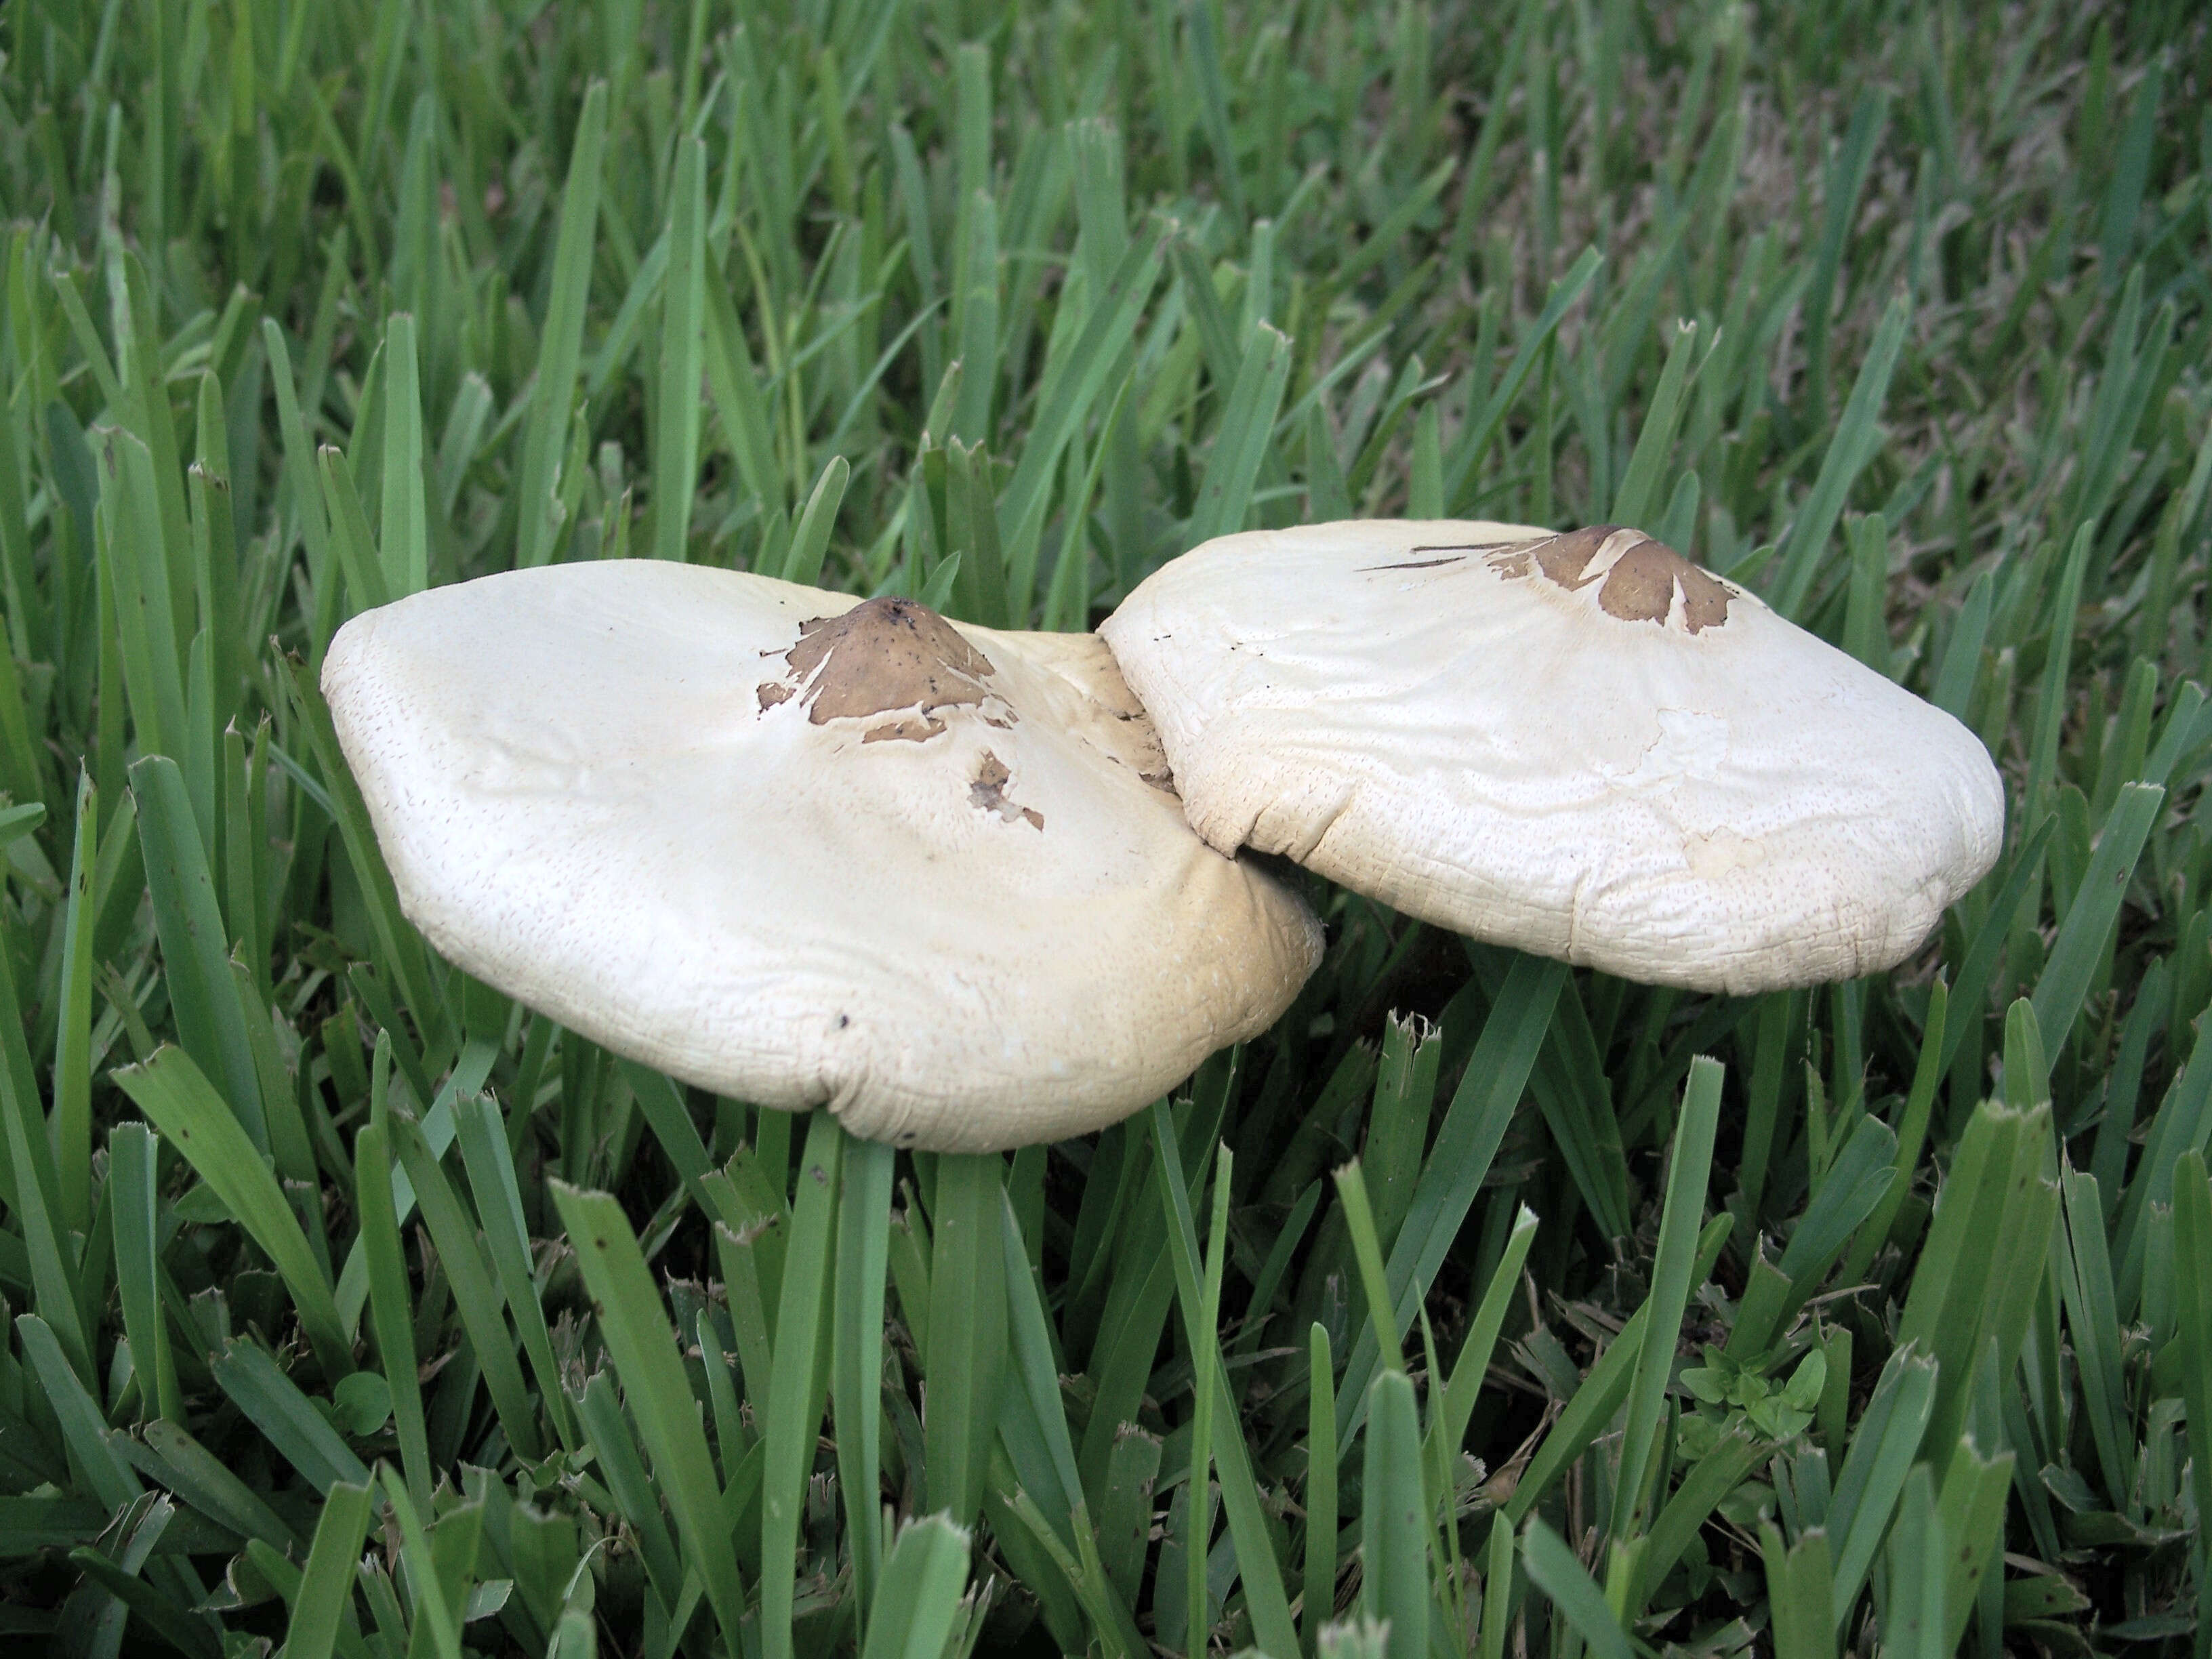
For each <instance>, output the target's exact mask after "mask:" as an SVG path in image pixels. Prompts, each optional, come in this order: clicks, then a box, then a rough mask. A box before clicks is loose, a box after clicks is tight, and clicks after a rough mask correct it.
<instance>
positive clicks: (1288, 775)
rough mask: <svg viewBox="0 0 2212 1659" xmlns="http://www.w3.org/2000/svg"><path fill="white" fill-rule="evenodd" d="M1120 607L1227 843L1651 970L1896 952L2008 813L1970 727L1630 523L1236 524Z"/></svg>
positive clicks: (1433, 913) (1746, 982) (1540, 942)
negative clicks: (1554, 526) (1240, 527)
mask: <svg viewBox="0 0 2212 1659" xmlns="http://www.w3.org/2000/svg"><path fill="white" fill-rule="evenodd" d="M1100 631H1101V632H1102V633H1103V635H1104V636H1105V639H1106V641H1107V643H1108V645H1109V647H1111V648H1112V650H1113V653H1114V655H1115V659H1116V660H1118V661H1119V662H1120V664H1121V670H1122V672H1123V674H1124V676H1125V677H1126V678H1127V684H1128V685H1129V687H1130V689H1131V690H1133V691H1134V692H1135V693H1136V694H1137V696H1138V697H1139V699H1140V700H1141V701H1142V702H1143V703H1144V705H1145V707H1146V709H1147V710H1148V711H1149V712H1150V713H1151V714H1152V720H1153V721H1154V723H1155V726H1156V727H1157V729H1158V732H1159V736H1160V741H1161V743H1162V744H1163V746H1164V749H1165V750H1166V753H1167V757H1168V760H1169V762H1170V763H1171V764H1172V766H1173V767H1174V769H1175V776H1176V788H1177V790H1178V791H1179V792H1180V793H1181V794H1182V799H1183V805H1184V809H1185V811H1187V812H1188V815H1189V817H1190V822H1191V824H1192V826H1193V827H1194V828H1195V829H1197V830H1198V832H1199V834H1200V835H1201V836H1204V837H1205V838H1206V842H1208V843H1209V844H1210V845H1212V846H1213V847H1215V848H1219V849H1220V850H1221V851H1223V852H1225V853H1226V852H1231V851H1233V850H1234V849H1236V848H1239V847H1243V846H1251V847H1254V848H1260V849H1261V850H1263V851H1267V852H1273V853H1284V854H1289V856H1290V857H1291V858H1292V859H1295V860H1297V862H1299V863H1300V864H1303V865H1304V866H1307V867H1308V868H1310V869H1312V870H1315V871H1317V872H1320V873H1321V874H1322V875H1325V876H1328V877H1329V878H1332V879H1334V880H1335V881H1339V882H1341V883H1342V884H1344V885H1346V886H1347V887H1350V888H1352V889H1353V890H1355V891H1358V892H1360V893H1364V894H1366V895H1368V896H1370V897H1373V898H1377V899H1381V900H1383V901H1384V902H1387V903H1389V904H1391V905H1393V906H1395V908H1398V909H1400V910H1401V911H1403V912H1405V913H1406V914H1407V915H1412V916H1415V917H1418V918H1419V919H1421V920H1423V921H1433V922H1436V923H1438V924H1440V925H1442V926H1443V927H1449V928H1451V929H1453V930H1455V931H1456V932H1459V933H1466V934H1469V935H1472V936H1473V937H1474V938H1477V939H1487V940H1491V941H1493V942H1497V943H1500V944H1506V945H1518V946H1520V947H1521V948H1522V949H1523V950H1528V951H1536V952H1538V953H1540V954H1542V955H1545V956H1549V957H1559V958H1562V959H1564V960H1565V961H1567V962H1571V963H1581V964H1587V965H1589V966H1590V967H1594V968H1601V969H1605V970H1606V971H1607V972H1609V973H1614V974H1619V975H1623V976H1625V977H1627V978H1631V979H1636V980H1639V981H1644V982H1645V983H1648V984H1655V985H1672V986H1680V987H1687V988H1691V989H1697V990H1721V991H1729V992H1734V993H1738V994H1744V993H1750V992H1755V991H1762V990H1769V989H1774V988H1778V987H1785V986H1796V985H1806V984H1813V983H1817V982H1820V981H1828V980H1835V979H1844V978H1850V977H1854V976H1856V975H1862V974H1867V973H1872V972H1875V971H1877V970H1880V969H1886V968H1889V967H1892V966H1893V965H1894V964H1895V963H1898V962H1899V961H1900V960H1902V959H1903V958H1904V957H1905V956H1907V955H1909V954H1910V953H1911V951H1913V950H1914V948H1915V947H1916V946H1917V945H1918V944H1919V943H1920V942H1921V940H1922V939H1923V938H1925V937H1926V935H1927V933H1928V932H1929V929H1930V928H1931V927H1934V926H1935V925H1936V922H1937V921H1938V920H1939V919H1940V918H1941V917H1942V914H1943V911H1944V908H1945V907H1947V906H1948V905H1949V904H1950V903H1951V902H1953V901H1954V899H1956V898H1958V897H1959V896H1960V895H1961V894H1963V893H1964V892H1966V890H1967V889H1968V888H1970V887H1972V885H1973V884H1974V883H1975V882H1977V881H1978V880H1979V879H1980V878H1981V877H1982V876H1983V875H1984V873H1985V872H1987V871H1988V869H1989V867H1990V863H1991V862H1992V861H1993V860H1995V858H1996V853H1997V850H1998V847H1999V845H2000V843H2001V842H2002V836H2003V829H2004V797H2003V792H2002V787H2001V786H2000V784H1999V782H1998V779H1997V774H1996V768H1995V767H1994V766H1993V765H1991V763H1990V757H1989V755H1988V753H1987V752H1986V751H1985V750H1984V749H1983V747H1982V744H1981V743H1980V742H1979V740H1978V739H1977V738H1975V737H1974V735H1973V734H1972V732H1969V731H1967V730H1966V727H1965V726H1961V725H1960V723H1959V722H1958V721H1957V720H1953V719H1952V718H1951V717H1950V716H1949V715H1948V714H1944V713H1943V712H1942V711H1941V710H1940V709H1937V708H1933V707H1931V706H1930V705H1929V704H1928V703H1925V702H1922V701H1921V700H1920V699H1919V698H1917V697H1916V696H1912V695H1911V693H1909V692H1907V691H1905V690H1903V689H1902V688H1900V687H1899V686H1897V685H1895V684H1893V683H1891V682H1890V681H1889V680H1887V679H1886V678H1883V677H1882V676H1881V675H1879V674H1877V673H1875V672H1874V671H1872V670H1870V669H1869V668H1867V667H1865V666H1864V665H1862V664H1860V663H1859V662H1857V660H1855V659H1852V658H1850V657H1848V656H1846V655H1844V653H1842V652H1840V651H1838V650H1836V649H1834V648H1833V647H1831V646H1828V645H1826V644H1824V643H1823V642H1822V641H1820V640H1818V639H1815V638H1814V636H1813V635H1810V634H1808V633H1806V632H1805V631H1804V630H1803V629H1799V628H1797V627H1796V626H1794V625H1792V624H1791V623H1788V622H1785V621H1784V620H1783V619H1782V618H1781V617H1778V616H1777V615H1775V613H1774V612H1773V611H1770V610H1769V609H1768V608H1767V607H1766V606H1765V605H1763V604H1761V603H1760V602H1759V599H1757V598H1755V597H1754V596H1753V595H1752V594H1750V593H1748V592H1746V591H1744V590H1743V589H1742V588H1741V587H1739V586H1735V584H1734V583H1732V582H1729V581H1727V580H1723V579H1722V578H1720V577H1718V576H1715V575H1713V574H1711V573H1710V572H1707V571H1705V570H1702V569H1700V568H1698V567H1697V566H1696V565H1693V564H1692V563H1690V562H1688V561H1687V560H1686V559H1684V558H1683V557H1682V556H1680V554H1678V553H1676V552H1675V551H1674V550H1673V549H1671V548H1669V547H1668V546H1666V545H1664V544H1662V543H1660V542H1658V541H1656V540H1654V539H1653V538H1650V536H1647V535H1645V534H1644V532H1641V531H1638V530H1631V529H1624V528H1621V527H1620V526H1612V525H1601V526H1595V527H1594V528H1591V529H1587V530H1577V531H1574V532H1569V533H1566V534H1564V535H1561V534H1554V533H1553V532H1549V531H1545V530H1541V529H1536V528H1534V527H1532V526H1522V525H1498V524H1487V523H1468V522H1455V521H1441V522H1385V521H1379V520H1371V521H1355V522H1351V523H1343V524H1325V525H1312V526H1304V527H1302V528H1298V529H1293V530H1281V531H1258V532H1248V533H1245V534H1242V535H1234V536H1225V537H1222V538H1218V539H1217V540H1214V541H1211V542H1208V543H1206V544H1204V545H1203V546H1201V547H1199V548H1197V549H1196V550H1194V551H1192V552H1189V553H1187V554H1185V555H1183V556H1182V557H1181V558H1178V559H1176V560H1174V561H1172V562H1170V563H1169V564H1167V565H1165V566H1164V567H1163V568H1161V569H1160V570H1158V572H1156V573H1155V574H1153V575H1152V576H1151V577H1150V578H1149V579H1147V580H1146V581H1145V582H1144V583H1142V584H1141V585H1140V586H1139V587H1138V588H1137V589H1136V590H1135V591H1134V592H1133V593H1131V594H1130V595H1129V597H1128V599H1127V600H1126V601H1124V603H1123V604H1122V605H1121V608H1120V609H1119V610H1118V611H1115V614H1114V615H1113V616H1112V617H1110V618H1109V619H1108V621H1107V623H1105V625H1104V627H1103V629H1101V630H1100Z"/></svg>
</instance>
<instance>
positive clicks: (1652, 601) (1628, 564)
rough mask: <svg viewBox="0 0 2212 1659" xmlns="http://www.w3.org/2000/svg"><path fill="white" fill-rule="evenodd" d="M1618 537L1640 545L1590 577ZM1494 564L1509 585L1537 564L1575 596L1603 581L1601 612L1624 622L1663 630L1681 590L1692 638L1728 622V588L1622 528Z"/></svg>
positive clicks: (1505, 555)
mask: <svg viewBox="0 0 2212 1659" xmlns="http://www.w3.org/2000/svg"><path fill="white" fill-rule="evenodd" d="M1615 536H1630V537H1633V538H1636V539H1635V540H1634V541H1633V542H1632V543H1631V544H1630V545H1629V546H1628V547H1627V549H1626V550H1624V551H1623V552H1621V553H1620V555H1619V556H1616V557H1615V558H1614V560H1613V562H1612V564H1611V565H1610V566H1608V567H1607V568H1605V569H1604V570H1602V571H1601V572H1598V573H1596V574H1589V575H1585V574H1583V573H1584V572H1585V571H1586V570H1588V569H1589V564H1590V562H1591V561H1592V560H1593V559H1595V558H1596V557H1597V556H1598V554H1599V552H1600V551H1601V550H1602V549H1603V548H1604V547H1605V545H1606V544H1607V543H1608V542H1610V541H1611V540H1612V539H1613V538H1614V537H1615ZM1489 562H1490V565H1491V568H1492V569H1494V570H1496V571H1497V572H1498V574H1500V575H1502V576H1505V577H1507V578H1509V579H1510V578H1513V577H1518V576H1526V575H1528V574H1529V567H1530V565H1531V564H1532V562H1533V564H1534V567H1535V568H1537V569H1539V570H1541V571H1542V572H1543V573H1544V574H1545V575H1546V576H1547V577H1548V578H1549V579H1550V580H1553V582H1556V583H1557V584H1559V586H1561V587H1564V588H1565V589H1567V590H1568V591H1569V592H1573V591H1575V590H1577V589H1579V588H1583V587H1587V586H1589V585H1590V583H1592V582H1594V581H1597V580H1600V579H1601V578H1602V580H1603V583H1604V585H1603V586H1601V587H1600V588H1599V589H1598V591H1597V603H1598V608H1599V609H1600V610H1601V611H1604V612H1605V614H1606V615H1607V616H1608V617H1619V618H1620V620H1621V621H1623V622H1650V623H1662V624H1664V623H1666V621H1667V619H1668V617H1669V616H1671V615H1672V614H1673V611H1674V590H1675V589H1676V588H1677V587H1680V589H1681V590H1682V625H1683V627H1684V628H1685V629H1686V630H1687V631H1688V632H1690V633H1692V634H1695V633H1698V632H1700V631H1701V630H1703V629H1708V628H1718V627H1720V626H1721V625H1722V624H1723V623H1726V622H1727V621H1728V608H1729V599H1730V597H1731V596H1732V590H1731V589H1730V588H1729V586H1728V584H1727V583H1726V582H1723V580H1721V579H1720V578H1719V577H1717V576H1716V575H1714V574H1712V573H1711V571H1709V570H1705V569H1702V568H1699V566H1697V565H1694V564H1692V563H1691V562H1689V561H1688V560H1687V559H1686V558H1684V557H1683V556H1681V555H1680V553H1677V552H1676V551H1675V550H1674V549H1673V548H1671V547H1669V546H1668V545H1667V544H1666V543H1664V542H1662V541H1655V540H1654V539H1653V538H1650V537H1649V536H1646V535H1644V533H1643V532H1641V531H1638V530H1628V529H1625V528H1623V527H1622V526H1620V525H1612V524H1600V525H1592V526H1589V528H1588V529H1587V530H1571V531H1569V532H1567V533H1566V534H1565V535H1563V536H1552V537H1548V538H1546V539H1545V540H1543V541H1541V542H1535V543H1532V544H1526V545H1523V546H1520V547H1511V548H1506V549H1504V550H1501V551H1499V552H1498V553H1496V554H1493V555H1492V556H1491V558H1490V561H1489Z"/></svg>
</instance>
